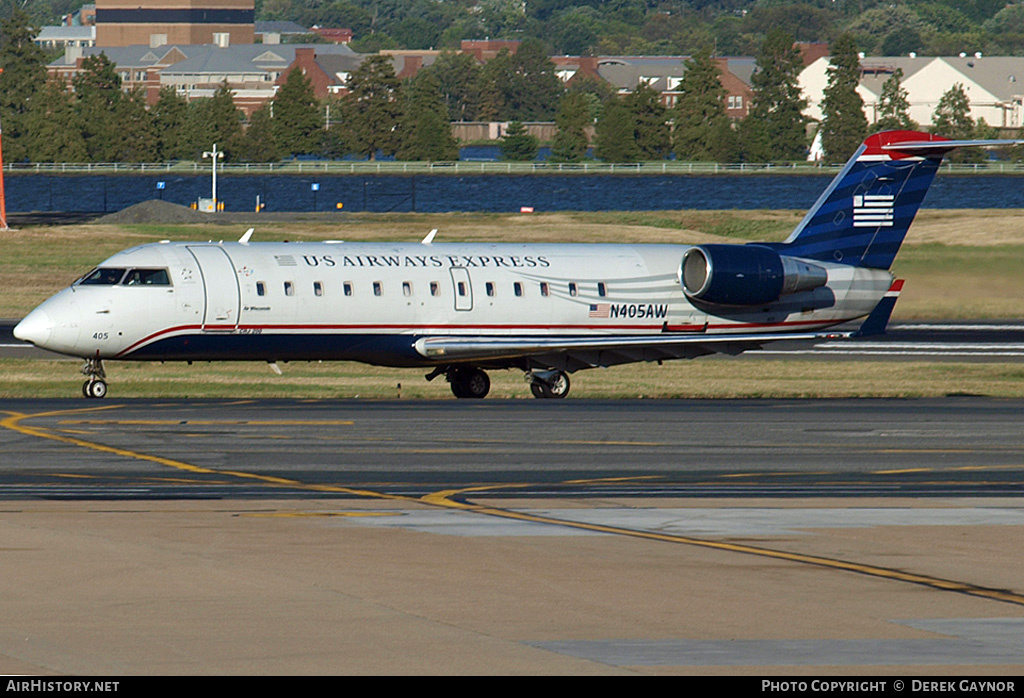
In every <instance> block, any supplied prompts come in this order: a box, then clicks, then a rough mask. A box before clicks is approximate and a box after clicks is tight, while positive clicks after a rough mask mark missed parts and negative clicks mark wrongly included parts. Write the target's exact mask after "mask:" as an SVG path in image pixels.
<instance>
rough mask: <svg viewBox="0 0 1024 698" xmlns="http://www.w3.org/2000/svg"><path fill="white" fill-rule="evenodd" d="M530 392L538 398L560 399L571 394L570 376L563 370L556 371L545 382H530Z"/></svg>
mask: <svg viewBox="0 0 1024 698" xmlns="http://www.w3.org/2000/svg"><path fill="white" fill-rule="evenodd" d="M530 392H531V393H533V396H534V397H537V398H554V399H558V400H560V399H562V398H564V397H565V396H566V395H568V394H569V376H567V375H565V374H564V373H562V372H561V371H555V373H554V374H552V375H551V377H550V378H549V379H548V380H547V381H545V382H542V381H537V382H536V383H530Z"/></svg>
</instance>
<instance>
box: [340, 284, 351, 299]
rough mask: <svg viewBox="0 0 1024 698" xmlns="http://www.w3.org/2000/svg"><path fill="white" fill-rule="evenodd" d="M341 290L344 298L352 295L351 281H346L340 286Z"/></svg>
mask: <svg viewBox="0 0 1024 698" xmlns="http://www.w3.org/2000/svg"><path fill="white" fill-rule="evenodd" d="M341 288H342V292H343V293H344V294H345V295H346V296H351V295H352V282H351V281H346V282H345V283H344V284H342V286H341Z"/></svg>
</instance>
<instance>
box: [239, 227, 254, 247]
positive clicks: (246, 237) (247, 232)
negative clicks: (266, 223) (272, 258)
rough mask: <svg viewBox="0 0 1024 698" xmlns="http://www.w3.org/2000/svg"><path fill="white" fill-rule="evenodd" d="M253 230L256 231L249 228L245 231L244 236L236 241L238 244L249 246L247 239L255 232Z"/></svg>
mask: <svg viewBox="0 0 1024 698" xmlns="http://www.w3.org/2000/svg"><path fill="white" fill-rule="evenodd" d="M255 230H256V228H249V229H248V230H246V231H245V235H243V236H242V237H240V238H238V241H239V242H240V243H242V244H243V245H248V244H249V238H251V237H252V234H253V232H255Z"/></svg>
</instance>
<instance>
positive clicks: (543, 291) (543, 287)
mask: <svg viewBox="0 0 1024 698" xmlns="http://www.w3.org/2000/svg"><path fill="white" fill-rule="evenodd" d="M550 294H551V288H550V287H549V286H548V282H547V281H541V282H540V295H542V296H547V295H550Z"/></svg>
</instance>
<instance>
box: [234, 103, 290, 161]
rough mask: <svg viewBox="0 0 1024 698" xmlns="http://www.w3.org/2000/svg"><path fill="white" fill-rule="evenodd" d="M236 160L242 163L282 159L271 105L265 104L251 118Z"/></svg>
mask: <svg viewBox="0 0 1024 698" xmlns="http://www.w3.org/2000/svg"><path fill="white" fill-rule="evenodd" d="M239 143H240V147H239V150H238V153H237V157H235V158H234V159H235V160H241V161H242V162H276V161H278V160H280V159H281V149H280V148H279V147H278V145H277V136H276V135H275V132H274V123H273V119H272V118H271V116H270V105H269V104H264V105H263V106H262V107H260V108H259V109H257V110H256V111H254V112H253V113H252V116H250V117H249V126H248V128H246V129H245V133H244V135H243V136H242V138H241V140H240V142H239Z"/></svg>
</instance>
